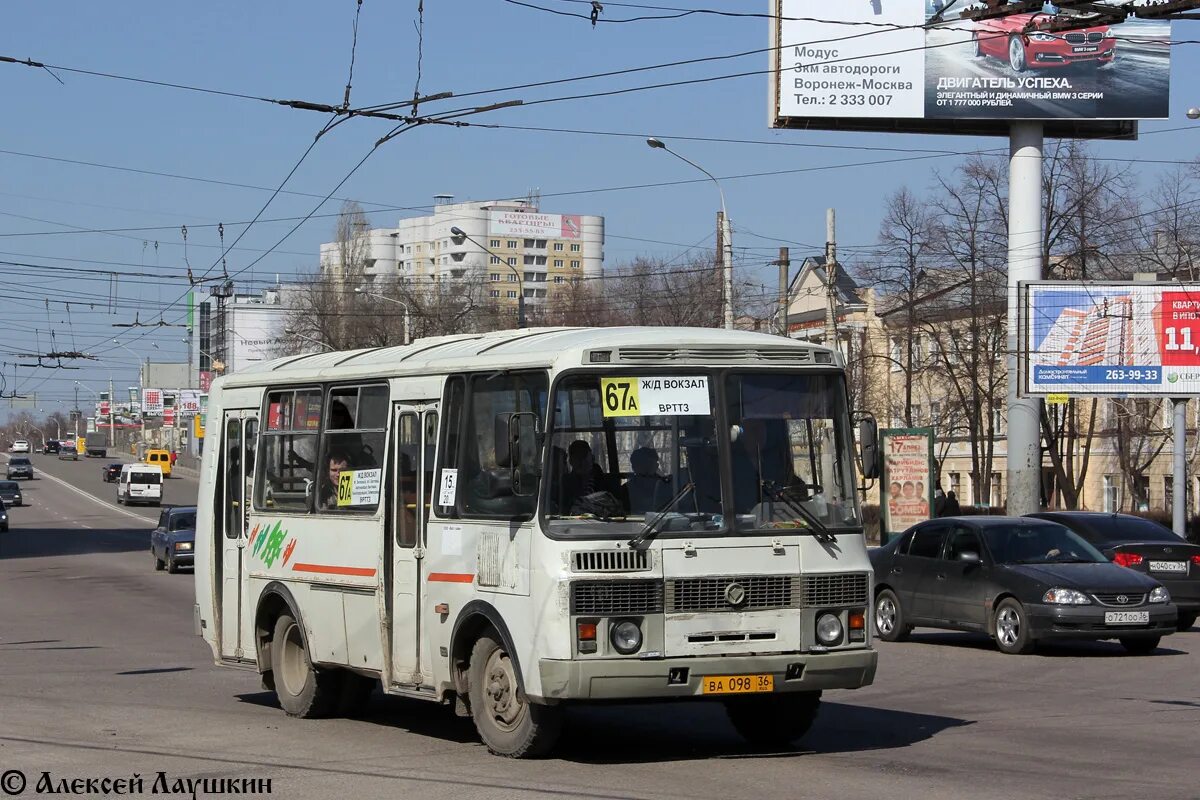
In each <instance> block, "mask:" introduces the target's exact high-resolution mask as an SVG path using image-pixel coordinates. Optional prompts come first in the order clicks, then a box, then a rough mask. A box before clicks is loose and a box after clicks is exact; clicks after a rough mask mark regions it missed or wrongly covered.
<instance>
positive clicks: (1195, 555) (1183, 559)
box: [1029, 511, 1200, 631]
mask: <svg viewBox="0 0 1200 800" xmlns="http://www.w3.org/2000/svg"><path fill="white" fill-rule="evenodd" d="M1029 516H1031V517H1037V518H1038V519H1048V520H1051V521H1052V522H1057V523H1059V524H1061V525H1066V526H1067V527H1068V528H1070V529H1071V530H1073V531H1075V533H1077V534H1079V535H1080V536H1082V537H1083V538H1084V539H1086V540H1087V541H1088V543H1090V544H1091V545H1093V546H1094V547H1095V548H1096V549H1097V550H1099V551H1100V552H1101V553H1103V554H1104V557H1105V558H1107V559H1108V560H1109V561H1112V562H1114V563H1116V564H1120V565H1121V566H1122V567H1127V568H1129V569H1131V570H1134V571H1135V572H1140V573H1143V574H1146V575H1149V576H1150V577H1151V578H1153V579H1154V580H1156V581H1158V582H1159V583H1161V584H1162V585H1163V586H1165V587H1167V591H1169V592H1170V593H1171V602H1172V603H1174V604H1175V607H1176V608H1178V609H1179V630H1181V631H1186V630H1188V629H1189V628H1191V627H1192V626H1193V625H1195V624H1196V615H1197V614H1198V613H1200V545H1196V544H1192V543H1191V542H1189V541H1187V540H1186V539H1183V538H1181V537H1179V536H1177V535H1176V534H1175V532H1174V531H1171V530H1168V529H1167V528H1164V527H1163V526H1162V525H1159V524H1158V523H1157V522H1154V521H1152V520H1148V519H1143V518H1142V517H1135V516H1133V515H1131V514H1104V513H1100V512H1094V511H1044V512H1042V513H1039V514H1030V515H1029Z"/></svg>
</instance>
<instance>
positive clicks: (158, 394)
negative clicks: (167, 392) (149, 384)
mask: <svg viewBox="0 0 1200 800" xmlns="http://www.w3.org/2000/svg"><path fill="white" fill-rule="evenodd" d="M142 410H143V413H145V415H146V416H147V417H161V416H162V413H163V393H162V389H143V390H142Z"/></svg>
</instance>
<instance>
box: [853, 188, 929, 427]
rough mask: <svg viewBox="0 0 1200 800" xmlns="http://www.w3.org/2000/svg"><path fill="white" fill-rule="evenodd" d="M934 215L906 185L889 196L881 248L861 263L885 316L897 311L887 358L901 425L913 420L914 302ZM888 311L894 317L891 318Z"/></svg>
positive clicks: (924, 287)
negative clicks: (896, 377)
mask: <svg viewBox="0 0 1200 800" xmlns="http://www.w3.org/2000/svg"><path fill="white" fill-rule="evenodd" d="M933 239H934V219H933V215H932V213H931V211H930V208H929V205H928V204H927V203H925V202H923V201H921V200H920V199H918V198H917V197H916V196H915V195H913V193H912V192H910V191H909V190H908V188H907V187H906V188H902V189H900V190H899V191H897V192H896V193H895V194H893V195H892V196H891V197H890V198H888V202H887V208H886V211H885V212H884V217H883V222H882V223H881V224H880V226H879V243H880V245H881V248H880V250H881V252H880V255H879V257H878V258H877V259H876V260H875V261H874V262H872V263H868V264H866V265H864V266H863V267H861V268H860V270H859V274H860V277H862V278H863V280H864V282H865V283H867V284H869V285H873V286H875V287H876V288H877V289H878V290H879V291H880V293H881V295H882V296H883V298H884V300H883V305H884V312H883V314H884V316H885V317H886V316H889V315H897V316H899V317H902V320H897V322H896V323H893V324H894V326H895V327H898V328H899V333H898V338H899V341H898V345H899V346H898V347H896V348H894V349H895V350H897V351H899V352H894V353H893V354H892V355H891V359H892V360H893V361H894V363H896V364H897V365H898V366H899V368H900V370H901V371H902V372H903V378H904V402H903V405H902V406H900V408H899V410H901V411H902V413H901V415H900V416H902V417H903V419H904V424H905V425H907V426H909V427H912V424H913V409H912V398H913V382H914V378H915V375H916V371H917V366H916V363H915V356H916V354H915V348H916V337H917V304H918V301H919V299H920V296H921V295H922V294H924V293H926V292H927V291H928V290H929V289H930V288H931V284H930V283H929V282H928V281H927V278H928V277H929V274H928V273H927V272H926V269H925V267H926V263H927V261H928V260H929V258H930V257H931V255H932V254H933ZM896 318H897V317H896V316H893V319H896Z"/></svg>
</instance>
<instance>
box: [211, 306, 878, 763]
mask: <svg viewBox="0 0 1200 800" xmlns="http://www.w3.org/2000/svg"><path fill="white" fill-rule="evenodd" d="M208 413H209V417H208V419H209V439H210V441H209V443H208V446H206V447H205V452H204V458H203V462H202V466H201V482H200V495H199V512H198V519H197V533H196V545H195V561H196V570H195V580H196V627H197V632H198V633H199V634H200V635H202V636H203V637H204V639H205V641H206V642H207V643H208V644H209V646H210V647H211V649H212V652H213V656H214V658H215V660H216V663H217V664H219V665H223V666H229V667H240V668H244V669H252V670H255V671H257V672H258V673H259V674H260V675H261V679H262V682H263V684H264V686H265V687H266V688H268V689H273V690H274V692H275V693H276V695H277V696H278V699H279V703H280V705H281V706H282V707H283V709H284V711H285V712H287V714H289V715H292V716H297V717H319V716H329V715H333V714H340V713H350V712H353V711H354V710H355V709H356V708H357V707H359V706H361V704H362V703H364V702H365V701H366V698H367V697H368V695H369V694H370V693H371V692H372V691H373V690H374V688H375V687H377V686H379V685H380V684H381V685H382V689H383V691H384V692H386V693H389V694H396V695H403V696H406V697H413V698H421V699H425V700H430V701H434V702H438V703H443V704H446V705H449V706H452V707H453V708H454V710H455V711H456V712H457V713H458V714H460V715H463V716H470V717H471V718H472V719H473V721H474V723H475V726H476V728H477V730H478V732H479V735H480V738H481V739H482V740H483V742H484V743H485V744H486V745H487V747H488V748H489V749H490V750H491V751H492V752H494V753H496V754H500V755H506V756H513V757H519V756H537V755H542V754H545V753H546V752H548V751H549V750H550V749H551V747H552V746H553V744H554V742H555V739H556V737H557V735H558V733H559V730H560V727H561V724H562V719H563V715H564V713H565V709H566V708H567V707H568V706H569V705H571V704H575V703H586V702H590V701H624V702H631V701H639V700H647V701H658V700H694V701H704V700H707V701H713V702H719V703H722V704H723V705H724V707H725V709H726V711H727V715H728V717H729V720H730V722H731V723H732V725H733V726H734V727H735V728H736V730H737V731H739V732H740V733H741V734H742V735H743V736H745V737H746V738H748V739H749V740H751V741H752V742H755V743H761V744H768V743H773V744H782V743H784V742H787V741H791V740H794V739H796V738H798V737H800V736H801V735H803V734H804V733H805V731H806V730H807V729H808V727H809V726H810V725H811V723H812V721H813V718H814V717H815V715H816V712H817V708H818V705H819V702H820V697H821V692H822V690H825V689H854V688H858V687H861V686H865V685H868V684H870V683H871V682H872V680H873V679H874V675H875V667H876V652H875V650H874V649H873V648H872V644H871V638H872V637H871V626H870V620H869V617H870V614H871V605H872V604H871V595H872V591H873V576H872V572H871V566H870V562H869V560H868V558H867V550H866V547H865V542H864V538H863V528H862V516H861V513H860V509H859V506H858V501H857V495H856V481H857V478H856V470H855V463H854V462H855V457H854V454H853V452H852V447H853V442H854V439H853V435H852V433H851V419H850V410H849V407H848V400H847V393H846V383H845V374H844V369H843V367H842V365H841V356H840V355H839V354H838V353H836V352H834V351H832V350H829V349H826V348H823V347H820V346H816V345H812V344H808V343H803V342H798V341H793V340H788V339H781V338H779V337H775V336H767V335H763V334H757V333H749V332H738V331H725V330H712V329H682V328H677V329H672V328H592V329H587V328H542V329H523V330H515V331H500V332H494V333H486V334H478V335H457V336H447V337H440V338H429V339H422V340H419V341H416V342H414V343H412V344H410V345H406V346H402V347H387V348H375V349H365V350H356V351H349V352H334V353H319V354H308V355H298V356H292V357H287V358H282V359H279V360H276V361H272V362H266V363H262V364H257V365H255V366H252V367H249V368H248V369H246V370H244V371H239V372H237V373H235V374H232V375H226V376H223V377H221V378H220V379H218V380H217V381H214V383H213V385H212V389H211V392H210V394H209V412H208ZM860 440H861V441H860V447H863V448H865V449H871V448H873V447H874V440H875V429H874V423H873V421H868V422H866V423H864V424H863V426H862V428H861V432H860ZM864 452H865V450H864ZM863 463H864V464H868V465H870V464H873V463H874V459H873V458H864V459H863ZM867 471H868V472H869V471H870V467H869V466H868V468H867Z"/></svg>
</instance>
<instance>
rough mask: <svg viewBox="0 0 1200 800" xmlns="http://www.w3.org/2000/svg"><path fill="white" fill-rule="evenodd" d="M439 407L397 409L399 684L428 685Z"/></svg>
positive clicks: (394, 634) (395, 627)
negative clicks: (427, 563)
mask: <svg viewBox="0 0 1200 800" xmlns="http://www.w3.org/2000/svg"><path fill="white" fill-rule="evenodd" d="M437 419H438V412H437V405H436V404H426V405H397V406H396V407H395V431H396V435H395V437H394V441H395V453H394V454H393V455H394V459H393V464H394V465H395V469H393V470H392V481H393V484H392V495H391V496H392V501H391V502H392V513H391V515H390V517H391V521H392V530H391V536H392V583H391V587H390V592H391V601H392V602H391V605H392V614H391V618H392V631H391V639H392V667H391V676H392V681H393V682H394V683H398V684H403V685H407V686H419V685H421V684H423V683H427V682H428V680H427V676H428V674H429V673H428V671H427V670H426V669H423V668H422V663H424V664H426V665H428V664H429V654H428V653H422V652H421V646H422V642H421V640H422V638H423V633H422V631H421V562H422V560H423V559H424V558H425V543H426V536H425V528H426V522H427V521H428V519H429V501H430V498H431V493H432V491H433V457H434V449H435V446H436V444H437V427H438V426H437Z"/></svg>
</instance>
